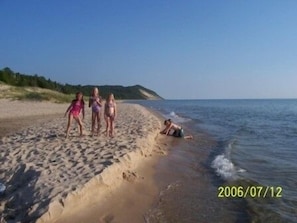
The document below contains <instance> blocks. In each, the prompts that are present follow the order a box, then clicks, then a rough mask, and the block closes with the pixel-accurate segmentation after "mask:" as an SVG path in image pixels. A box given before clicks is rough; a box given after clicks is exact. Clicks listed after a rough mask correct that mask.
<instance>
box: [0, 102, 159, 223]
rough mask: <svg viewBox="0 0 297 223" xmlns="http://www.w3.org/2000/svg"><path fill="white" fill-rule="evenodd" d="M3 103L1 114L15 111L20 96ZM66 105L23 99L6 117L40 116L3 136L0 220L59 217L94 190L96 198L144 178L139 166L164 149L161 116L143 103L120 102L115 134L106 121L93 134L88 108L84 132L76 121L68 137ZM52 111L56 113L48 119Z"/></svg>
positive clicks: (90, 196) (0, 147)
mask: <svg viewBox="0 0 297 223" xmlns="http://www.w3.org/2000/svg"><path fill="white" fill-rule="evenodd" d="M1 103H5V106H4V105H3V106H4V107H5V109H6V110H5V111H2V110H1V117H4V115H3V116H2V113H3V112H5V114H9V113H10V111H9V108H10V109H11V111H13V110H15V109H14V108H15V104H14V103H16V102H10V101H7V100H5V101H3V100H1V101H0V107H1V108H3V106H2V105H1ZM10 103H11V104H10ZM32 103H39V104H36V107H34V113H31V111H32V106H33V105H32ZM34 105H35V104H34ZM67 106H68V105H66V104H64V105H63V104H62V105H61V104H59V105H56V104H54V103H48V102H46V103H44V102H29V103H20V104H18V108H19V109H18V110H19V113H18V112H14V113H13V115H11V116H9V115H6V116H5V117H4V118H3V119H2V121H4V120H7V119H11V120H15V119H16V118H18V119H19V120H26V118H27V117H29V116H30V117H32V115H35V117H38V118H36V120H35V121H34V122H32V123H30V124H28V123H26V126H25V125H23V126H22V128H20V129H19V130H18V131H16V132H14V133H12V134H4V135H3V136H2V137H1V140H0V159H1V165H2V168H1V171H0V181H1V182H0V183H3V184H4V185H5V186H6V191H5V192H4V194H2V195H1V201H0V202H1V204H0V213H1V218H2V219H1V222H2V221H3V222H5V221H7V222H33V221H36V220H37V219H38V220H37V222H56V221H58V219H59V218H60V217H61V216H62V215H63V214H65V213H66V214H67V210H71V209H72V207H75V206H76V204H78V203H80V204H81V203H83V202H90V201H92V200H94V196H96V200H97V201H98V200H100V196H102V199H103V198H107V197H108V196H106V194H108V193H110V191H113V190H116V189H117V188H118V187H119V186H120V185H122V184H123V182H130V183H133V181H141V179H142V178H143V176H139V175H138V173H137V172H135V169H136V167H138V166H139V165H140V164H141V163H143V161H144V159H146V158H147V157H151V156H152V153H153V152H154V151H155V152H160V153H163V151H162V149H161V147H160V146H157V145H156V137H157V135H158V131H159V129H160V120H159V119H158V118H157V117H156V116H154V115H153V114H152V113H150V112H149V111H148V110H147V109H145V108H144V107H142V106H139V105H132V104H125V103H119V104H118V110H119V112H118V117H117V120H116V126H115V131H116V132H115V134H116V136H115V137H114V138H109V137H106V136H105V135H104V134H103V129H104V127H102V128H101V133H100V135H99V136H95V137H90V131H89V130H90V127H91V123H90V120H91V117H90V115H91V112H90V111H89V110H87V112H86V118H85V120H84V129H85V136H84V137H78V129H77V126H76V125H73V129H72V131H71V132H70V137H69V138H68V139H65V134H64V131H65V127H66V124H67V118H64V117H63V115H62V114H63V112H64V111H65V110H66V108H67ZM45 107H46V109H44V110H42V111H40V112H37V110H38V109H42V108H45ZM21 110H23V112H21ZM25 111H26V112H25ZM11 114H12V113H11ZM47 114H51V115H53V114H55V115H56V117H53V118H52V119H51V120H50V121H49V120H47V119H46V118H47ZM33 117H34V116H33ZM42 120H43V121H42ZM101 121H102V124H103V126H104V125H105V123H104V122H103V120H101ZM20 122H21V121H20ZM102 216H103V213H102Z"/></svg>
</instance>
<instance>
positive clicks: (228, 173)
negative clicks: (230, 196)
mask: <svg viewBox="0 0 297 223" xmlns="http://www.w3.org/2000/svg"><path fill="white" fill-rule="evenodd" d="M211 167H212V168H214V169H215V171H216V174H217V175H218V176H220V177H222V178H223V179H224V180H233V179H236V173H237V170H236V167H235V166H234V164H233V163H232V162H231V161H230V160H229V159H227V158H226V157H225V155H218V156H217V157H216V158H215V159H214V161H212V164H211ZM241 171H244V170H241Z"/></svg>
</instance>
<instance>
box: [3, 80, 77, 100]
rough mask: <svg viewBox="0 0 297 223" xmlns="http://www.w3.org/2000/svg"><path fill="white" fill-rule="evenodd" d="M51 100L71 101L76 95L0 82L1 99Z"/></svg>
mask: <svg viewBox="0 0 297 223" xmlns="http://www.w3.org/2000/svg"><path fill="white" fill-rule="evenodd" d="M1 98H6V99H11V100H29V101H51V102H55V103H65V102H70V101H71V100H72V99H73V98H74V95H67V94H63V93H60V92H57V91H52V90H48V89H43V88H37V87H14V86H10V85H6V84H3V83H1V82H0V99H1Z"/></svg>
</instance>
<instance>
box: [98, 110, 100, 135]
mask: <svg viewBox="0 0 297 223" xmlns="http://www.w3.org/2000/svg"><path fill="white" fill-rule="evenodd" d="M99 133H100V112H98V113H97V135H98V136H99Z"/></svg>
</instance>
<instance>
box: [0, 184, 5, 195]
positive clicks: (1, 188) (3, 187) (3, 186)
mask: <svg viewBox="0 0 297 223" xmlns="http://www.w3.org/2000/svg"><path fill="white" fill-rule="evenodd" d="M5 190H6V187H5V185H4V184H2V183H0V193H3V192H4V191H5Z"/></svg>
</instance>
